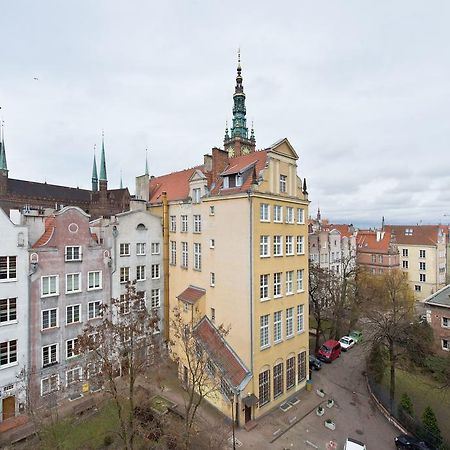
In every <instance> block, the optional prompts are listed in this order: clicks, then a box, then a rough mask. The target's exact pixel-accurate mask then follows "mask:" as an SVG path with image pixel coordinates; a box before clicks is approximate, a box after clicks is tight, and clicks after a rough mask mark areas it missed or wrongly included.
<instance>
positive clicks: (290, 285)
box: [286, 270, 294, 295]
mask: <svg viewBox="0 0 450 450" xmlns="http://www.w3.org/2000/svg"><path fill="white" fill-rule="evenodd" d="M293 293H294V271H293V270H289V271H287V272H286V295H289V294H293Z"/></svg>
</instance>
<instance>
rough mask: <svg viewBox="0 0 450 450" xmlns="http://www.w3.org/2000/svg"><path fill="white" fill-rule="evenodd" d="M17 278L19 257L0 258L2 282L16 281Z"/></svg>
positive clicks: (0, 278) (0, 277)
mask: <svg viewBox="0 0 450 450" xmlns="http://www.w3.org/2000/svg"><path fill="white" fill-rule="evenodd" d="M16 278H17V257H16V256H0V280H15V279H16Z"/></svg>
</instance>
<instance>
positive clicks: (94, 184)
mask: <svg viewBox="0 0 450 450" xmlns="http://www.w3.org/2000/svg"><path fill="white" fill-rule="evenodd" d="M97 191H98V175H97V159H96V158H95V144H94V163H93V164H92V192H97Z"/></svg>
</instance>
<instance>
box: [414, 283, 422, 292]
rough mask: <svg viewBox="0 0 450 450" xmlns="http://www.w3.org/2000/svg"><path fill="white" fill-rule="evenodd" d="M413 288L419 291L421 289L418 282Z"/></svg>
mask: <svg viewBox="0 0 450 450" xmlns="http://www.w3.org/2000/svg"><path fill="white" fill-rule="evenodd" d="M414 290H415V291H416V292H420V291H421V290H422V286H420V285H419V284H416V285H415V286H414Z"/></svg>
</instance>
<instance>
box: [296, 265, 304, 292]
mask: <svg viewBox="0 0 450 450" xmlns="http://www.w3.org/2000/svg"><path fill="white" fill-rule="evenodd" d="M304 273H305V271H304V269H300V270H297V292H303V274H304Z"/></svg>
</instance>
